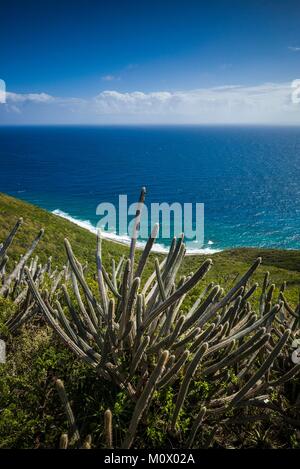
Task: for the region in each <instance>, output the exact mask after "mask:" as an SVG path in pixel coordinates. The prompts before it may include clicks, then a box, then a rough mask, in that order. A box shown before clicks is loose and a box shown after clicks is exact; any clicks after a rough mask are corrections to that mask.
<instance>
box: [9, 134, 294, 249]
mask: <svg viewBox="0 0 300 469" xmlns="http://www.w3.org/2000/svg"><path fill="white" fill-rule="evenodd" d="M142 186H146V188H147V197H146V203H147V205H148V204H150V203H152V202H157V203H161V202H167V203H170V204H171V203H173V202H179V203H181V204H183V203H193V204H195V203H197V202H198V203H204V206H205V208H204V213H205V224H204V245H203V246H197V245H195V246H194V247H190V248H189V249H190V250H191V252H196V251H198V252H209V251H211V252H213V251H217V250H223V249H226V248H235V247H243V246H248V247H249V246H252V247H267V248H280V249H299V248H300V230H299V228H300V128H297V127H244V126H241V127H238V126H235V127H231V126H229V127H227V126H226V127H221V126H207V127H206V126H192V127H190V126H180V127H179V126H178V127H177V126H170V127H166V126H163V127H155V126H145V127H143V126H137V127H125V126H120V127H119V126H114V127H105V126H103V127H72V126H69V127H68V126H62V127H54V126H53V127H50V126H49V127H42V126H41V127H29V126H26V127H0V191H1V192H5V193H7V194H10V195H12V196H15V197H18V198H20V199H23V200H25V201H28V202H31V203H33V204H35V205H38V206H40V207H42V208H44V209H46V210H48V211H51V212H54V213H56V214H58V215H60V216H64V217H66V218H69V219H71V220H73V221H75V222H76V223H78V224H81V225H82V226H84V227H86V228H87V229H90V230H91V231H93V230H95V227H96V224H97V222H98V220H99V217H98V216H97V215H96V207H97V205H98V204H99V203H101V202H110V203H113V204H115V205H117V203H118V196H119V194H127V195H128V201H129V203H132V202H136V201H137V199H138V196H139V192H140V188H141V187H142ZM116 230H117V232H115V233H114V232H111V233H110V234H109V236H110V237H112V238H116V239H118V240H120V241H123V242H127V241H128V238H127V233H125V232H118V227H116ZM169 244H170V239H167V238H162V237H159V238H158V240H157V250H164V249H165V248H167V247H168V245H169Z"/></svg>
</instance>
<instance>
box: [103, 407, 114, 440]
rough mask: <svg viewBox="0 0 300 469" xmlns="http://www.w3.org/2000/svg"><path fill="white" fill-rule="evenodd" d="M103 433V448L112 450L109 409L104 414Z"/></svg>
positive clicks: (110, 414)
mask: <svg viewBox="0 0 300 469" xmlns="http://www.w3.org/2000/svg"><path fill="white" fill-rule="evenodd" d="M104 433H105V446H106V448H108V449H112V448H113V439H112V413H111V410H110V409H107V410H106V411H105V413H104Z"/></svg>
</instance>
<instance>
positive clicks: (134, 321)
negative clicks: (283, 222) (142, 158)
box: [0, 190, 300, 448]
mask: <svg viewBox="0 0 300 469" xmlns="http://www.w3.org/2000/svg"><path fill="white" fill-rule="evenodd" d="M144 195H145V193H144V190H142V193H141V197H140V201H143V200H144ZM140 216H141V211H140V207H139V206H138V209H137V214H136V219H135V222H136V225H135V229H134V235H133V237H132V241H131V246H130V251H129V256H128V259H124V258H122V259H120V261H119V263H118V264H117V265H116V263H115V260H113V262H112V266H111V273H110V274H109V273H108V270H106V268H105V267H104V265H103V262H102V255H101V233H100V232H98V236H97V249H96V268H97V269H96V270H97V274H96V276H97V283H98V292H97V293H94V292H93V291H92V288H91V287H90V286H89V282H88V281H87V279H86V277H85V273H84V268H83V266H82V264H81V263H80V262H79V260H78V259H77V258H76V256H75V255H74V252H73V250H72V247H71V245H70V243H69V241H68V240H67V239H66V240H65V248H66V253H67V258H68V266H69V272H68V275H65V276H64V279H65V281H64V283H62V282H60V281H58V282H56V287H59V291H60V296H57V297H56V298H54V297H53V295H52V297H51V295H49V294H48V295H47V294H45V292H44V291H41V288H40V283H39V276H38V275H36V274H35V273H34V272H36V268H35V269H33V267H32V266H31V267H30V266H25V263H24V262H23V264H22V263H21V264H22V265H21V268H19V270H18V272H20V270H21V269H22V272H24V274H23V273H22V277H21V278H22V282H23V280H24V275H25V279H26V282H27V285H28V290H27V288H25V290H24V291H26V296H28V295H31V297H30V298H31V299H32V302H33V304H35V307H36V308H38V309H39V311H40V312H42V314H43V315H44V317H45V320H46V321H47V323H48V324H49V325H50V326H51V327H52V328H53V330H54V331H55V332H56V333H57V335H58V336H59V337H60V339H61V340H62V342H63V343H64V344H65V345H66V346H67V347H68V348H69V349H70V350H71V351H72V352H73V353H74V354H75V355H76V356H77V357H78V358H79V359H81V360H83V361H84V362H85V363H87V364H89V365H90V366H91V367H93V368H94V369H95V371H96V372H97V374H98V375H99V379H104V380H108V381H110V382H112V383H114V385H116V386H118V387H119V388H120V389H121V390H123V391H125V392H126V393H127V395H128V399H130V400H132V402H133V403H134V406H133V412H132V416H131V420H130V423H129V427H128V429H127V430H126V434H125V438H124V439H123V441H122V442H121V443H120V446H121V447H123V448H130V447H132V445H134V441H135V437H136V433H137V429H138V425H139V423H140V422H141V421H145V419H146V417H147V413H148V411H149V408H150V406H151V403H153V397H154V395H155V391H161V390H163V389H167V388H169V387H173V388H174V389H176V397H175V400H174V408H173V413H172V416H171V418H170V421H169V423H168V427H169V431H170V434H172V435H176V434H177V433H178V430H179V427H178V422H179V420H180V415H181V413H182V411H183V410H184V409H185V408H186V407H188V406H190V402H191V396H192V395H194V393H192V392H191V389H192V388H193V383H194V382H195V381H197V380H199V379H201V380H206V381H209V382H212V383H214V393H213V394H211V393H210V395H209V397H207V398H206V397H204V398H202V400H201V402H199V403H198V407H197V408H198V411H197V414H196V415H195V417H194V419H193V421H192V422H191V425H190V430H189V435H188V438H187V440H186V441H185V442H184V443H183V446H185V447H193V444H194V441H195V437H196V435H197V432H198V431H199V429H200V428H201V427H202V425H203V423H205V422H206V421H207V422H209V423H210V425H213V424H214V422H220V421H224V422H230V421H231V420H233V421H234V418H236V414H235V412H232V411H237V412H238V411H239V410H241V409H245V408H246V409H248V408H260V409H263V411H265V410H271V411H272V412H274V413H276V414H277V415H278V416H280V417H281V418H283V419H286V420H287V421H289V422H290V423H293V422H294V423H296V424H297V425H299V421H298V420H297V421H296V420H295V419H293V417H291V416H290V415H289V414H288V412H287V411H286V409H284V408H283V407H282V406H280V405H279V404H278V403H276V404H274V403H273V402H272V399H271V395H272V392H273V391H274V389H275V388H276V387H280V386H283V385H284V384H285V383H286V382H288V381H290V380H292V379H294V378H295V377H296V375H297V374H298V373H299V371H300V364H297V363H293V360H292V352H293V343H294V342H295V340H297V338H298V337H299V332H300V328H299V320H300V306H299V305H298V306H297V308H296V309H293V308H292V307H291V306H290V305H289V304H288V302H287V300H286V298H285V285H284V284H283V286H282V287H281V289H280V293H279V297H276V298H275V286H274V285H273V284H271V283H270V279H269V274H268V273H267V274H266V275H265V279H264V282H263V285H262V287H261V289H259V288H258V284H257V283H253V281H252V277H253V274H254V272H255V271H256V269H257V268H258V267H259V266H260V264H261V259H260V258H258V259H257V260H256V261H255V262H254V263H253V265H252V266H251V267H250V268H249V270H248V271H247V272H245V273H244V274H243V275H241V276H240V278H239V279H238V280H237V281H236V283H235V285H234V286H233V287H232V288H231V289H230V290H229V291H228V292H225V291H224V290H223V288H222V287H221V286H219V285H215V284H213V283H211V284H209V285H208V286H206V287H203V291H202V293H201V294H200V295H199V296H198V298H197V300H196V301H195V303H194V304H193V305H192V306H191V307H190V309H189V311H188V312H187V313H183V312H182V306H183V304H184V301H185V298H186V297H187V295H189V293H190V292H191V290H192V289H193V288H194V287H195V286H196V285H197V284H199V282H201V280H202V279H203V278H204V277H205V275H206V273H207V272H208V270H209V269H210V268H211V266H212V260H211V259H207V260H205V261H204V262H203V263H202V264H201V265H200V266H199V268H198V270H197V271H196V272H194V273H191V274H190V275H188V276H187V277H180V276H179V271H180V266H181V265H182V262H183V259H184V256H185V252H186V248H185V244H184V238H183V236H182V237H180V238H179V239H174V240H173V242H172V244H171V247H170V249H169V253H168V255H166V256H165V257H164V258H163V260H162V261H161V262H159V261H158V260H157V259H156V260H155V265H154V269H153V272H152V274H151V275H150V276H148V278H144V277H145V275H143V274H144V272H145V266H146V263H147V261H149V255H150V252H151V248H152V246H153V244H154V242H155V238H156V236H157V234H158V226H154V228H153V230H152V233H151V236H150V237H149V239H148V241H147V243H146V246H145V248H144V251H143V252H142V253H141V255H140V256H139V258H138V260H136V257H137V256H136V238H137V234H138V229H139V222H140ZM14 230H15V228H14ZM14 230H13V231H12V234H11V235H10V237H9V238H8V240H9V241H8V242H6V243H4V245H3V246H2V249H1V253H2V250H3V249H6V244H9V243H10V240H11V238H12V237H13V234H14ZM1 265H2V264H1ZM0 271H1V272H3V267H2V270H1V269H0ZM11 275H12V274H11ZM13 280H14V282H15V283H16V282H17V276H16V275H15V274H14V275H13ZM60 283H62V285H61V286H60ZM2 284H3V286H5V285H7V281H6V282H5V280H4V281H2ZM9 284H11V282H10V283H9ZM6 288H7V287H6ZM259 290H260V296H259V299H258V301H257V299H256V301H255V305H257V304H258V306H255V307H253V306H252V299H253V297H254V296H255V297H256V298H257V296H258V292H259ZM1 291H3V287H2V290H1ZM24 295H25V293H24ZM253 303H254V302H253ZM232 370H234V375H235V380H234V381H233V380H231V374H232V372H233V371H232ZM224 383H225V384H226V386H224ZM56 386H57V389H58V392H59V395H60V398H61V400H62V403H63V405H64V408H65V411H66V415H67V417H68V421H69V423H70V433H71V435H70V437H69V436H67V435H65V434H64V435H62V437H61V441H60V446H61V447H62V448H65V447H67V446H68V441H69V439H70V438H71V441H72V443H73V442H74V438H75V440H76V441H77V440H78V441H80V444H81V445H82V447H90V445H91V443H90V440H89V438H90V437H89V438H88V440H87V441H85V442H82V441H81V439H80V435H79V433H78V430H77V428H76V424H75V419H74V416H73V413H72V410H71V407H70V405H69V404H68V400H67V397H66V394H65V391H64V387H63V384H62V382H60V381H59V380H58V381H57V383H56ZM104 428H105V431H104V433H105V441H106V446H107V447H112V444H113V443H112V434H113V431H112V415H111V412H110V411H106V413H105V416H104Z"/></svg>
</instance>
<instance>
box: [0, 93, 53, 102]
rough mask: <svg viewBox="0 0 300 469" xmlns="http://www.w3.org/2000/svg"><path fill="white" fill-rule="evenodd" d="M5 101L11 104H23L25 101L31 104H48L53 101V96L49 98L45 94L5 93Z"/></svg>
mask: <svg viewBox="0 0 300 469" xmlns="http://www.w3.org/2000/svg"><path fill="white" fill-rule="evenodd" d="M6 99H7V101H8V102H13V103H24V102H26V101H29V102H33V103H49V102H52V101H54V100H55V98H53V96H50V95H49V94H46V93H27V94H20V93H11V92H9V91H7V93H6Z"/></svg>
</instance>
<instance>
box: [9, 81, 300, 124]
mask: <svg viewBox="0 0 300 469" xmlns="http://www.w3.org/2000/svg"><path fill="white" fill-rule="evenodd" d="M293 83H295V81H294V82H293ZM294 88H295V86H294ZM294 88H292V83H264V84H261V85H256V86H242V85H232V86H228V85H226V86H218V87H211V88H198V89H194V90H178V91H172V92H171V91H154V92H143V91H133V92H123V93H122V92H120V91H116V90H106V91H103V92H101V93H100V94H98V95H97V96H95V97H91V98H90V99H81V98H61V97H54V96H50V95H48V94H46V93H38V94H36V93H29V94H17V93H8V95H7V101H8V104H10V105H17V106H18V109H20V110H21V112H22V114H23V115H24V120H25V119H26V118H27V120H28V121H30V118H31V116H32V115H34V116H35V119H36V120H38V121H43V122H47V119H48V121H49V119H50V121H51V122H54V123H55V122H60V123H61V122H64V123H69V122H70V123H91V124H97V123H143V122H144V123H166V124H168V123H179V124H180V123H193V124H217V123H220V124H222V123H223V124H238V123H240V124H247V123H249V124H250V123H251V124H260V123H261V124H300V105H299V104H297V103H296V101H295V100H294V102H293V100H292V94H293V93H294V94H295V93H296V92H298V91H297V90H295V89H294ZM299 94H300V92H299ZM25 104H26V106H25ZM45 105H46V106H47V111H46V110H45ZM4 106H5V105H4ZM0 109H1V108H0ZM2 117H3V116H2ZM3 120H4V119H3V118H2V119H1V121H3Z"/></svg>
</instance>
